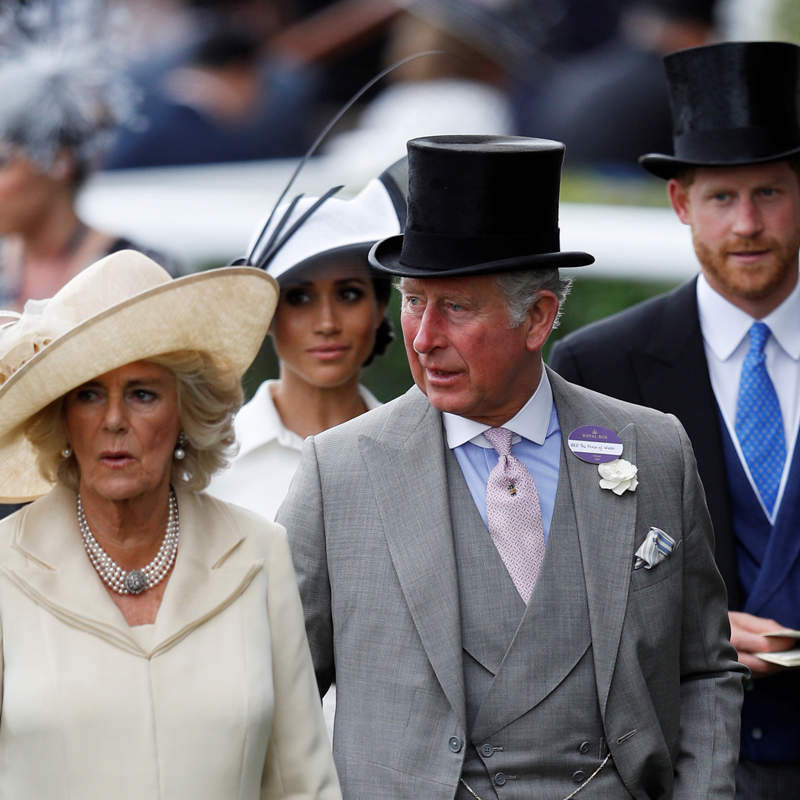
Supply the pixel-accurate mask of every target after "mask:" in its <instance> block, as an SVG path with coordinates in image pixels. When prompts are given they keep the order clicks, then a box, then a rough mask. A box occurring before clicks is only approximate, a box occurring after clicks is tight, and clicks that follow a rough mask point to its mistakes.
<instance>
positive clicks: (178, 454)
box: [173, 431, 186, 461]
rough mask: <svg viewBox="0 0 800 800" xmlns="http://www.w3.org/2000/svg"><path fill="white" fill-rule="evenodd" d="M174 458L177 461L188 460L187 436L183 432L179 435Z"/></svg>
mask: <svg viewBox="0 0 800 800" xmlns="http://www.w3.org/2000/svg"><path fill="white" fill-rule="evenodd" d="M173 456H174V458H175V460H176V461H183V459H184V458H186V434H184V432H183V431H181V432H180V433H179V434H178V442H177V444H176V445H175V452H174V453H173Z"/></svg>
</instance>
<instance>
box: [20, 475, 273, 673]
mask: <svg viewBox="0 0 800 800" xmlns="http://www.w3.org/2000/svg"><path fill="white" fill-rule="evenodd" d="M198 502H199V500H198V498H197V497H195V496H194V495H193V494H192V493H189V492H182V493H181V492H179V494H178V506H179V513H180V516H181V541H180V544H179V547H178V556H177V560H176V563H175V567H174V569H173V572H172V575H171V576H170V578H169V583H168V584H167V588H166V591H165V592H164V598H163V600H162V603H161V607H160V608H159V611H158V616H157V618H156V623H155V631H154V633H155V636H154V638H153V641H154V643H155V644H154V647H153V650H151V651H148V650H145V649H143V648H142V646H141V644H140V643H139V642H138V641H137V639H136V638H135V637H134V636H133V635H132V634H131V629H130V627H129V626H128V624H127V622H126V621H125V618H124V617H123V616H122V613H121V612H120V610H119V609H118V608H117V606H116V605H115V604H114V602H113V601H112V600H111V598H110V597H109V596H108V593H107V591H106V589H105V587H104V586H103V584H102V583H101V581H100V578H99V577H98V575H97V574H96V572H95V571H94V568H93V567H92V566H91V564H90V562H89V559H88V558H87V556H86V553H85V552H84V549H83V547H82V545H81V538H80V532H79V530H78V525H77V520H76V517H75V495H74V493H73V492H71V491H69V490H67V489H64V488H56V489H54V490H53V491H52V492H50V494H49V495H47V496H45V497H43V498H42V499H41V500H39V501H37V502H36V503H34V504H33V505H32V506H30V507H29V508H28V509H27V511H26V512H25V515H24V516H23V517H21V519H20V527H19V528H18V530H17V535H16V537H15V540H14V544H13V545H12V546H13V547H14V548H15V549H16V550H18V551H19V552H21V553H22V554H23V555H24V556H25V557H26V564H25V565H24V566H22V567H18V568H12V569H10V570H9V577H10V578H11V580H12V581H13V582H14V583H15V584H16V585H17V586H18V587H19V588H20V589H21V590H22V591H23V592H25V594H27V595H28V597H30V598H31V600H33V602H35V603H37V604H38V605H40V606H41V607H42V608H44V609H46V610H47V611H49V612H50V613H51V614H53V616H55V617H56V618H58V619H59V620H61V621H62V622H64V623H65V624H68V625H71V626H72V627H75V628H78V629H79V630H83V631H86V632H88V633H91V634H92V635H95V636H98V637H99V638H101V639H104V640H105V641H107V642H108V643H109V644H111V645H113V646H115V647H119V648H120V649H123V650H127V651H128V652H131V653H133V654H135V655H139V656H141V657H143V658H149V657H151V656H153V655H155V654H156V653H158V652H162V651H163V650H165V649H168V648H169V647H170V646H172V645H173V644H174V643H176V642H177V641H180V639H181V638H183V637H184V636H186V635H187V634H188V633H189V632H191V630H193V629H194V628H196V627H197V626H198V625H200V624H202V623H203V622H204V621H205V620H207V619H209V618H210V617H212V616H214V615H215V614H216V613H218V612H219V611H221V610H222V609H223V608H225V607H226V606H227V605H228V604H229V603H230V602H232V600H233V599H235V598H236V597H238V596H239V594H240V593H241V592H242V591H243V590H244V588H246V586H247V584H248V583H249V581H250V580H252V577H253V576H254V575H255V574H256V573H257V572H258V570H259V569H260V567H261V564H260V562H257V561H252V560H247V559H244V560H243V561H242V563H235V564H234V563H232V562H234V559H233V558H232V557H231V556H232V555H233V554H234V553H235V552H236V550H237V548H238V545H239V544H240V543H241V541H242V539H243V538H244V537H243V536H242V534H241V533H239V532H238V531H237V530H236V526H235V525H234V524H227V525H224V524H219V525H218V524H215V523H216V522H217V521H218V520H215V518H214V517H213V516H209V515H208V514H203V515H198V511H197V504H198ZM230 522H231V523H232V520H231V521H230ZM229 562H231V563H229Z"/></svg>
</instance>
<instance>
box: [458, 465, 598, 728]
mask: <svg viewBox="0 0 800 800" xmlns="http://www.w3.org/2000/svg"><path fill="white" fill-rule="evenodd" d="M565 473H566V466H565V463H564V454H563V452H562V454H561V458H560V474H561V475H564V474H565ZM565 586H569V587H571V588H570V589H569V590H568V591H564V587H565ZM520 602H521V601H520ZM484 621H485V620H484ZM508 641H510V642H511V644H510V646H509V647H508V651H507V653H506V654H505V658H504V659H503V662H502V665H501V666H500V669H499V670H498V671H497V675H496V677H495V679H494V681H493V683H492V686H491V688H490V689H489V692H488V693H487V695H486V698H485V700H484V702H483V703H482V705H481V707H480V710H479V712H478V714H477V716H476V719H475V724H474V726H473V730H472V732H471V735H472V737H473V739H474V741H482V740H484V739H487V738H489V737H491V735H492V734H493V733H494V732H495V731H497V730H500V729H501V728H503V727H505V726H506V725H508V724H510V723H511V722H513V721H514V720H515V719H517V718H519V717H521V716H522V715H523V714H525V713H527V712H528V711H529V710H530V709H531V708H533V707H534V706H536V705H537V704H539V703H540V702H541V701H542V700H544V698H545V697H547V696H548V695H549V694H550V693H551V692H552V691H553V690H554V689H556V688H557V687H558V686H559V684H560V683H561V682H562V681H563V680H564V679H565V678H566V676H567V675H568V674H569V673H570V672H571V671H572V670H573V669H574V667H575V665H576V664H577V663H578V661H580V659H581V657H582V656H583V655H584V653H586V650H587V648H588V646H589V644H590V641H591V637H590V632H589V622H588V617H587V602H586V592H585V590H584V576H583V569H582V566H581V554H580V549H579V547H578V541H577V534H576V532H575V514H574V510H573V503H572V494H571V491H570V486H569V482H568V481H566V480H559V484H558V490H557V493H556V503H555V509H554V512H553V520H552V523H551V526H550V535H549V537H548V542H547V550H546V552H545V557H544V562H543V563H542V569H541V572H540V574H539V578H538V580H537V582H536V586H535V588H534V591H533V594H532V595H531V600H530V603H529V604H528V607H527V609H526V610H525V614H524V616H523V617H522V620H521V622H520V624H519V627H518V628H517V630H516V632H515V634H514V636H513V641H512V640H511V639H508V640H507V642H508ZM509 699H511V702H509Z"/></svg>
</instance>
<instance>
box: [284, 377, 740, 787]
mask: <svg viewBox="0 0 800 800" xmlns="http://www.w3.org/2000/svg"><path fill="white" fill-rule="evenodd" d="M548 374H549V375H550V381H551V384H552V387H553V396H554V399H555V403H556V407H557V410H558V415H559V420H560V423H561V430H562V440H563V447H562V455H561V466H560V475H559V485H558V491H557V497H556V506H555V511H554V514H553V521H552V523H551V529H550V539H549V541H548V547H547V552H546V556H545V560H544V563H543V566H542V572H541V574H540V577H539V581H538V582H537V586H536V588H535V590H534V593H533V595H532V597H531V601H530V603H529V605H528V608H527V609H525V608H523V607H522V602H521V600H520V601H519V604H518V606H515V605H514V604H515V600H514V597H513V593H510V592H509V591H508V586H509V584H510V581H508V580H507V577H506V576H505V575H504V573H503V571H502V569H498V564H500V562H499V559H498V558H497V557H496V554H495V553H494V552H493V549H491V548H487V547H486V542H487V541H488V538H487V537H488V533H487V532H486V529H485V526H483V525H482V523H480V517H479V516H478V514H477V512H476V511H475V509H474V504H473V503H472V500H471V497H470V495H469V491H468V490H467V488H466V485H465V483H464V481H463V477H462V476H461V474H460V470H459V469H458V467H457V464H456V463H455V459H454V458H453V456H452V454H449V453H448V452H447V450H446V446H445V444H444V437H443V430H442V422H441V414H440V413H439V412H438V411H436V410H435V409H434V408H433V407H431V406H430V404H429V403H428V402H427V399H426V398H425V397H424V396H423V395H422V394H421V393H420V392H419V391H418V390H417V389H416V388H412V389H411V390H409V392H408V393H406V394H405V395H404V396H402V397H400V398H398V399H397V400H395V401H393V402H392V403H389V404H387V405H385V406H383V407H381V408H379V409H376V410H375V411H372V412H370V413H369V414H366V415H364V416H361V417H358V418H357V419H355V420H353V421H351V422H349V423H346V424H345V425H342V426H339V427H338V428H335V429H332V430H330V431H328V432H326V433H324V434H321V435H320V436H317V437H313V438H311V439H309V440H308V441H307V442H306V444H305V448H304V451H303V459H302V462H301V465H300V468H299V469H298V472H297V474H296V477H295V479H294V481H293V483H292V486H291V489H290V491H289V494H288V496H287V499H286V501H285V503H284V505H283V506H282V508H281V510H280V512H279V515H278V520H279V521H280V522H281V523H283V524H284V525H286V527H287V529H288V531H289V537H290V545H291V548H292V555H293V558H294V561H295V568H296V570H297V573H298V580H299V584H300V593H301V597H302V600H303V605H304V608H305V615H306V629H307V633H308V636H309V641H310V645H311V652H312V656H313V659H314V665H315V669H316V671H317V678H318V681H319V683H320V688H321V690H322V691H325V690H326V689H327V687H328V685H329V683H330V681H331V680H332V679H333V678H334V677H335V680H336V686H337V709H336V728H335V736H334V756H335V759H336V765H337V768H338V770H339V777H340V780H341V783H342V789H343V793H344V797H345V798H346V800H377V798H397V800H400V799H401V798H403V799H405V798H419V800H439V799H440V798H441V800H445V798H447V800H450V799H451V798H453V797H456V796H458V797H459V798H461V797H466V796H468V795H465V794H464V791H463V788H461V787H460V786H459V777H460V776H462V774H463V775H464V777H465V778H466V779H467V780H468V782H471V781H474V782H475V783H476V784H477V787H475V786H473V788H477V791H478V794H480V796H481V798H483V800H488V798H494V797H498V798H520V800H521V799H522V798H525V799H526V800H530V798H543V800H549V798H552V799H553V800H559V798H563V797H566V796H567V795H568V794H569V793H570V792H572V791H574V790H575V789H576V788H577V786H578V785H579V784H580V783H581V782H582V781H583V780H585V779H586V778H587V777H589V775H591V774H592V773H593V772H594V770H595V769H597V767H599V766H600V764H601V763H602V759H603V758H604V756H605V755H606V754H607V753H609V752H610V759H609V761H608V762H607V763H606V765H605V767H604V768H603V769H602V770H601V771H600V773H599V774H598V776H597V777H596V778H595V779H594V780H593V781H591V782H590V783H589V784H588V785H586V786H585V788H583V789H582V790H581V791H580V793H579V795H578V797H580V798H581V800H589V799H590V798H603V800H617V798H620V799H621V798H628V797H631V796H632V797H635V798H639V800H644V798H653V799H655V798H676V799H677V798H682V799H685V800H700V799H701V798H702V800H707V799H708V798H732V797H733V775H734V768H735V764H736V760H737V755H738V740H739V706H740V703H741V691H742V675H743V672H744V669H743V668H742V667H741V666H740V665H739V664H738V663H737V662H736V661H735V653H734V651H733V649H732V648H731V647H730V645H729V643H728V640H727V637H728V624H727V614H726V606H725V595H724V588H723V585H722V582H721V579H720V577H719V573H718V572H717V570H716V567H715V566H714V560H713V554H712V550H713V546H712V535H711V526H710V523H709V519H708V513H707V510H706V507H705V502H704V498H703V493H702V488H701V486H700V483H699V480H698V478H697V473H696V468H695V462H694V456H693V454H692V451H691V447H690V445H689V443H688V440H687V438H686V435H685V433H684V431H683V429H682V428H681V426H680V424H679V423H678V422H677V420H676V419H675V418H674V417H672V416H667V415H664V414H661V413H659V412H655V411H651V410H648V409H644V408H641V407H639V406H633V405H630V404H627V403H622V402H620V401H616V400H612V399H610V398H607V397H605V396H603V395H598V394H596V393H594V392H591V391H588V390H586V389H582V388H580V387H577V386H574V385H573V384H570V383H567V382H566V381H564V380H563V379H561V378H559V377H558V376H557V375H555V374H554V373H552V372H549V373H548ZM587 424H595V425H601V426H604V427H607V428H611V429H612V430H615V431H617V432H618V433H619V435H620V437H621V438H622V440H623V443H624V452H623V457H624V458H626V459H628V460H629V461H631V462H633V463H634V464H636V465H637V466H638V469H639V480H640V484H639V487H638V489H637V490H636V491H635V492H626V493H625V494H624V495H622V496H617V495H615V494H614V493H613V492H611V491H608V490H603V489H601V488H600V487H599V484H598V473H597V467H596V466H594V465H591V464H587V463H585V462H583V461H580V460H579V459H577V458H576V457H575V456H573V455H572V453H571V452H570V451H569V449H568V448H567V444H566V439H567V434H568V433H569V431H571V430H573V429H574V428H576V427H578V426H580V425H587ZM476 520H477V522H476ZM479 523H480V524H479ZM650 526H657V527H659V528H661V529H662V530H664V531H666V532H667V533H668V534H669V535H670V536H672V537H673V538H674V539H675V540H676V542H677V544H676V547H675V549H674V551H673V553H672V555H671V556H670V557H669V558H667V559H666V560H665V561H663V562H662V563H660V564H658V565H657V566H656V567H654V568H653V569H652V570H647V569H637V570H633V569H632V567H633V561H634V553H635V551H636V549H637V548H638V547H639V545H640V544H641V542H642V540H643V539H644V537H645V535H646V534H647V532H648V530H649V528H650ZM482 562H483V564H484V565H485V568H484V569H482V568H481V563H482ZM493 588H495V589H496V591H494V592H493V591H492V590H493ZM471 785H472V784H471ZM457 793H458V794H457Z"/></svg>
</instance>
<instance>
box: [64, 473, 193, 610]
mask: <svg viewBox="0 0 800 800" xmlns="http://www.w3.org/2000/svg"><path fill="white" fill-rule="evenodd" d="M77 511H78V527H79V528H80V531H81V536H82V537H83V546H84V547H85V548H86V554H87V555H88V556H89V560H90V561H91V562H92V564H93V566H94V568H95V569H96V570H97V574H98V575H99V576H100V577H101V578H102V580H103V583H105V584H106V586H108V587H110V588H111V589H113V590H114V591H115V592H117V593H118V594H141V593H142V592H143V591H145V589H151V588H152V587H153V586H155V585H156V584H158V583H160V581H161V580H163V578H164V576H165V575H166V574H167V573H168V572H169V570H170V567H172V564H173V562H174V561H175V555H176V553H177V552H178V535H179V534H180V520H179V519H178V501H177V499H176V497H175V492H174V491H173V490H172V489H171V488H170V490H169V519H168V520H167V529H166V531H165V532H164V540H163V541H162V542H161V547H159V549H158V553H156V557H155V558H154V559H153V560H152V561H151V562H150V563H149V564H148V565H147V566H146V567H142V568H141V569H132V570H130V571H127V572H126V571H125V570H124V569H122V567H120V566H119V564H117V563H116V562H115V561H114V560H113V559H112V558H111V557H110V556H109V555H108V553H106V551H105V550H103V548H102V547H101V546H100V543H99V542H98V541H97V539H95V538H94V534H93V533H92V531H91V528H90V527H89V523H88V522H87V521H86V515H85V514H84V513H83V504H82V503H81V496H80V493H79V494H78V500H77Z"/></svg>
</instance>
